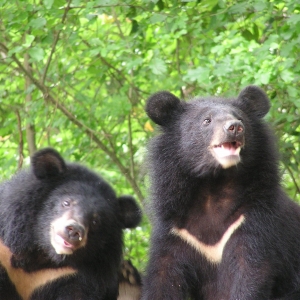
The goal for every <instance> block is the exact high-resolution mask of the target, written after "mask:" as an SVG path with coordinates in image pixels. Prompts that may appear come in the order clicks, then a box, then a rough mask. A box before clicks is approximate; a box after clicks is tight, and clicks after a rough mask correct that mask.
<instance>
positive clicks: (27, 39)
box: [23, 34, 34, 48]
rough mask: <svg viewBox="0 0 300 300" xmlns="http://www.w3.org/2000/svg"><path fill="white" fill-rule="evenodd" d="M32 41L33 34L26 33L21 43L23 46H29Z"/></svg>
mask: <svg viewBox="0 0 300 300" xmlns="http://www.w3.org/2000/svg"><path fill="white" fill-rule="evenodd" d="M33 41H34V35H30V34H27V35H26V37H25V43H24V44H23V46H24V47H25V48H29V47H30V46H31V44H32V42H33Z"/></svg>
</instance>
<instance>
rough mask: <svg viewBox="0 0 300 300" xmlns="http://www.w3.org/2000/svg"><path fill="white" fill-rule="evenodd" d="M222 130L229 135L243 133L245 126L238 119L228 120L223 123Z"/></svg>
mask: <svg viewBox="0 0 300 300" xmlns="http://www.w3.org/2000/svg"><path fill="white" fill-rule="evenodd" d="M223 128H224V131H225V132H226V133H227V134H229V135H231V136H239V135H243V134H244V131H245V127H244V125H243V123H242V122H241V121H240V120H229V121H227V122H226V123H225V125H224V127H223Z"/></svg>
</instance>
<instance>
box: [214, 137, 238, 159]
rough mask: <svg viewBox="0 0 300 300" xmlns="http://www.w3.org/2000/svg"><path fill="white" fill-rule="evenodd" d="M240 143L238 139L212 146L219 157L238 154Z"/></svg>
mask: <svg viewBox="0 0 300 300" xmlns="http://www.w3.org/2000/svg"><path fill="white" fill-rule="evenodd" d="M242 145H243V144H242V143H241V142H238V141H234V142H225V143H222V144H219V145H215V146H214V151H215V152H216V153H217V155H218V156H219V157H225V156H231V155H239V153H240V150H241V147H242Z"/></svg>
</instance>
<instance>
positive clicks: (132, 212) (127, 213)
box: [118, 196, 142, 228]
mask: <svg viewBox="0 0 300 300" xmlns="http://www.w3.org/2000/svg"><path fill="white" fill-rule="evenodd" d="M118 201H119V208H120V211H119V217H120V221H121V223H122V225H123V228H135V227H136V226H138V225H139V223H140V222H141V219H142V212H141V210H140V208H139V207H138V205H137V203H136V201H135V200H134V198H133V197H131V196H121V197H119V198H118Z"/></svg>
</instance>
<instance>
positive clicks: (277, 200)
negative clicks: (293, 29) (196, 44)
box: [142, 86, 300, 300]
mask: <svg viewBox="0 0 300 300" xmlns="http://www.w3.org/2000/svg"><path fill="white" fill-rule="evenodd" d="M269 108H270V103H269V99H268V98H267V96H266V94H265V93H264V92H263V91H262V90H261V89H259V88H258V87H255V86H248V87H246V88H245V89H244V90H242V91H241V92H240V94H239V96H238V97H237V98H235V99H223V98H216V97H208V98H196V99H193V100H192V101H189V102H184V101H180V100H179V99H178V98H177V97H176V96H174V95H173V94H171V93H169V92H159V93H156V94H154V95H153V96H151V97H150V98H149V100H148V102H147V105H146V112H147V114H148V116H149V117H150V118H151V119H152V120H153V121H154V122H155V123H156V124H158V125H159V128H160V131H161V132H160V134H159V135H158V136H156V137H154V138H153V140H152V141H151V143H150V145H149V166H150V179H151V187H150V192H151V209H152V213H153V235H152V245H151V249H150V259H149V264H148V267H147V272H146V277H145V281H144V284H143V285H144V288H143V293H142V299H143V300H153V299H155V300H182V299H199V300H200V299H201V300H229V299H230V300H250V299H251V300H254V299H257V300H263V299H285V300H287V299H300V207H299V206H298V205H297V204H296V203H294V202H293V201H292V200H290V199H289V198H288V197H287V196H286V194H285V193H284V192H283V191H282V188H281V187H280V175H279V171H278V153H277V150H276V142H275V139H274V135H273V133H272V131H271V130H270V129H269V127H268V125H267V124H266V123H265V122H264V120H263V117H264V116H265V115H266V114H267V113H268V111H269Z"/></svg>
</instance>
